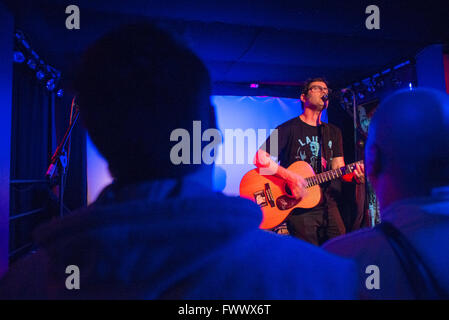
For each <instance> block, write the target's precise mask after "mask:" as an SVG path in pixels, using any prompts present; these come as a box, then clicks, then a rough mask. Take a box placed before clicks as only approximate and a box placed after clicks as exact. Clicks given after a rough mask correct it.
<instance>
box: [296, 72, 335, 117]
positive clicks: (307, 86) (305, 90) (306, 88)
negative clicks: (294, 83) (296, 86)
mask: <svg viewBox="0 0 449 320" xmlns="http://www.w3.org/2000/svg"><path fill="white" fill-rule="evenodd" d="M317 81H319V82H324V83H325V84H326V86H328V87H329V83H328V82H327V80H326V79H325V78H322V77H317V78H309V79H307V80H306V82H305V83H304V86H303V87H302V90H301V95H302V94H304V95H306V96H307V94H308V93H309V89H310V84H311V83H312V82H317ZM301 107H302V109H303V110H304V103H303V102H302V101H301Z"/></svg>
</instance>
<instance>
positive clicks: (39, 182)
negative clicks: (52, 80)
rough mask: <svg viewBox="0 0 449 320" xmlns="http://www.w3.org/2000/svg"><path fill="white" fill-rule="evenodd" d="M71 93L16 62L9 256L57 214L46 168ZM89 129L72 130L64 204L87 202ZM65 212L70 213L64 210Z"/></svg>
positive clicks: (64, 124) (64, 123)
mask: <svg viewBox="0 0 449 320" xmlns="http://www.w3.org/2000/svg"><path fill="white" fill-rule="evenodd" d="M70 102H71V98H70V96H67V95H66V96H65V97H63V98H59V97H56V95H55V94H54V93H53V92H49V91H48V90H47V88H46V87H45V83H44V82H43V81H39V80H38V79H37V78H36V73H35V71H34V70H31V69H30V68H29V67H28V66H27V65H26V64H24V63H22V64H14V69H13V95H12V129H11V130H12V132H11V173H10V180H11V184H10V186H11V190H10V191H11V192H10V194H11V199H10V203H11V206H10V245H9V251H10V261H14V260H16V259H17V258H19V257H20V256H22V255H23V254H26V253H27V252H29V251H30V249H31V248H32V247H33V242H32V233H33V231H34V230H35V228H36V227H37V226H38V225H40V224H42V223H44V222H46V221H48V220H49V219H51V218H52V217H57V216H58V215H59V211H58V209H59V207H58V202H57V196H56V195H55V194H54V192H53V191H54V190H53V189H52V186H51V185H50V184H49V183H48V181H46V179H45V173H46V169H47V167H48V165H49V163H50V158H51V156H52V154H53V151H54V150H55V148H56V145H57V143H59V141H60V140H61V139H62V137H63V135H64V133H65V130H66V128H67V126H68V121H69V120H68V119H69V116H70ZM85 144H86V142H85V134H84V130H83V129H82V128H80V126H79V124H78V125H77V126H76V127H75V129H74V131H73V136H72V140H71V152H70V160H69V168H68V176H67V180H66V191H65V196H64V199H65V201H64V203H65V206H66V207H67V209H68V210H74V209H76V208H79V207H81V206H84V205H85V204H86V194H87V188H86V164H85V163H86V159H85V156H86V155H85ZM66 214H67V212H66Z"/></svg>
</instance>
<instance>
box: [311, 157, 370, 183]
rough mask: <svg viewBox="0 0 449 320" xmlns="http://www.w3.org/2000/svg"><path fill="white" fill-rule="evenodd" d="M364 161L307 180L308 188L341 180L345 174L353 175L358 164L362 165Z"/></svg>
mask: <svg viewBox="0 0 449 320" xmlns="http://www.w3.org/2000/svg"><path fill="white" fill-rule="evenodd" d="M362 163H363V161H357V162H354V163H351V164H348V165H346V166H344V167H341V168H338V169H334V170H329V171H326V172H323V173H320V174H317V175H314V176H311V177H308V178H306V179H305V180H306V181H307V188H309V187H312V186H316V185H320V184H322V183H326V182H329V181H332V180H335V179H338V178H340V177H341V176H344V175H345V174H349V173H352V172H353V171H354V170H355V165H356V164H362Z"/></svg>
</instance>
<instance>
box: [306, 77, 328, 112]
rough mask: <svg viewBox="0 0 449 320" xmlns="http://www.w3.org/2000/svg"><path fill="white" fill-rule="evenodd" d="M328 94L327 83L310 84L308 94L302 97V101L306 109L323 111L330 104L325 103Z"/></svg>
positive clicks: (315, 82) (316, 82)
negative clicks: (324, 99) (324, 97)
mask: <svg viewBox="0 0 449 320" xmlns="http://www.w3.org/2000/svg"><path fill="white" fill-rule="evenodd" d="M328 93H329V92H328V88H327V85H326V83H324V82H322V81H314V82H312V83H310V85H309V90H308V91H307V94H302V95H301V101H302V102H303V103H304V107H305V108H309V109H312V110H316V111H322V110H323V109H325V108H327V106H328V104H329V100H327V101H326V102H324V101H323V96H324V95H327V94H328Z"/></svg>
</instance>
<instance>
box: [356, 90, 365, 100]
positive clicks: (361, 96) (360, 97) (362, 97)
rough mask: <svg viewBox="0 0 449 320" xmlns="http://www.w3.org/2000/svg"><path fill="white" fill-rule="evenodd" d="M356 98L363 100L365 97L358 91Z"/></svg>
mask: <svg viewBox="0 0 449 320" xmlns="http://www.w3.org/2000/svg"><path fill="white" fill-rule="evenodd" d="M357 96H358V97H359V99H360V100H362V99H365V95H364V94H363V92H362V91H359V92H358V93H357Z"/></svg>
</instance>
